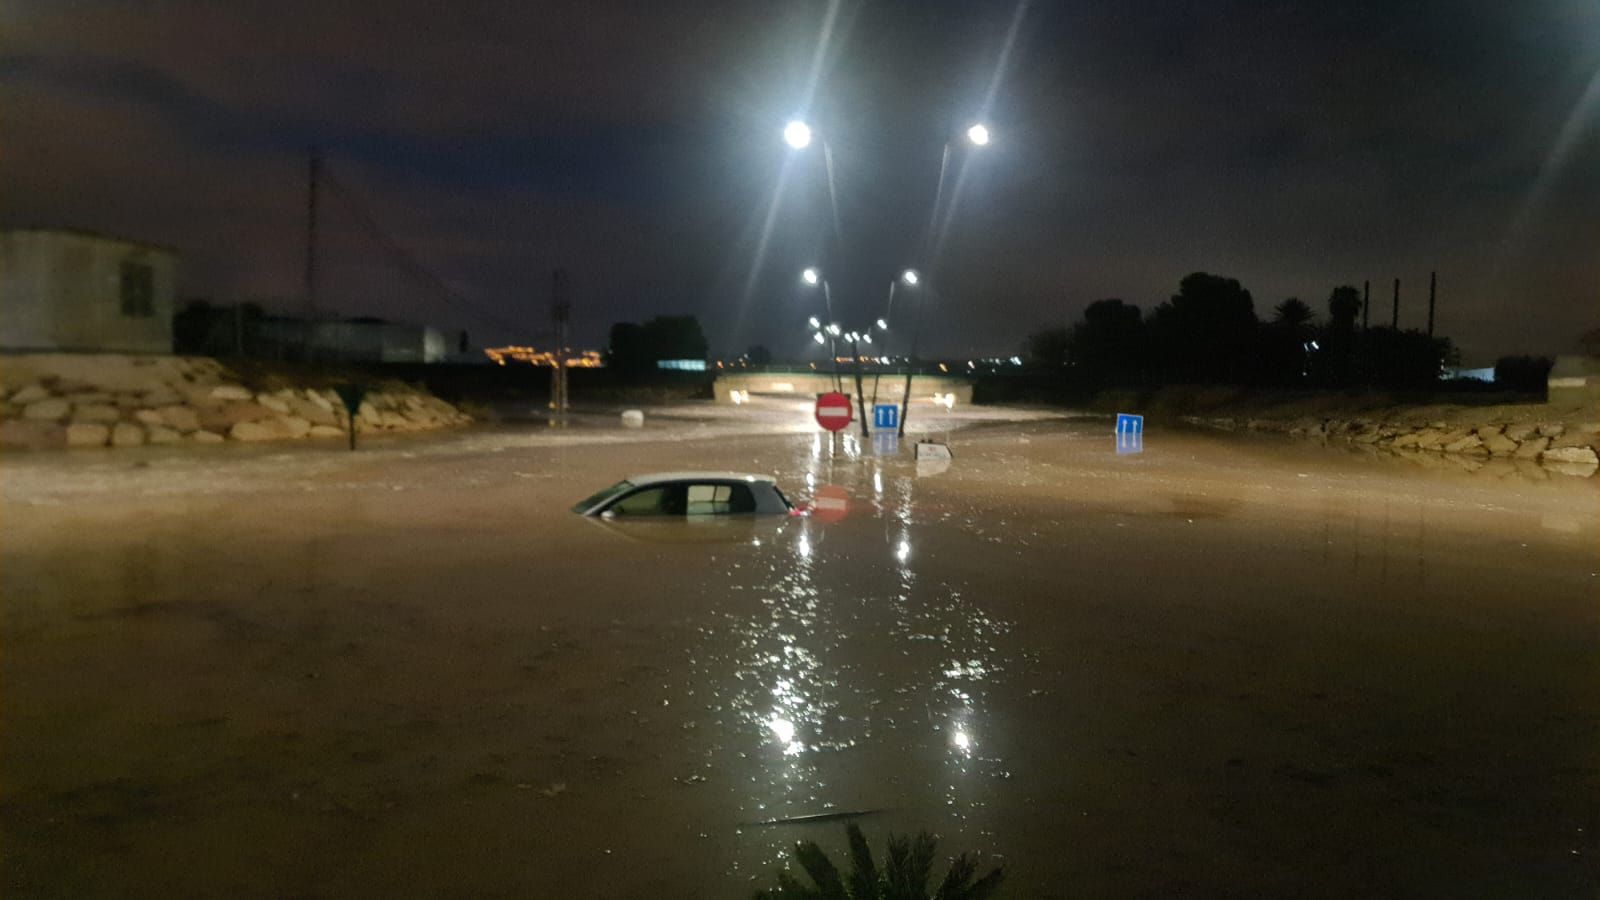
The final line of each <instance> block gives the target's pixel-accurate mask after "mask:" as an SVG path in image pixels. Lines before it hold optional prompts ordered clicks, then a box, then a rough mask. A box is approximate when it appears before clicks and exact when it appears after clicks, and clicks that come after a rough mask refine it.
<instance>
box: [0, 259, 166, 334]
mask: <svg viewBox="0 0 1600 900" xmlns="http://www.w3.org/2000/svg"><path fill="white" fill-rule="evenodd" d="M177 272H178V254H177V252H176V251H174V250H172V249H170V248H167V247H159V246H156V245H154V244H145V243H141V242H138V241H130V240H125V239H122V238H115V237H110V236H107V235H101V234H94V233H92V232H87V231H73V230H68V229H53V228H17V229H11V230H7V231H0V349H3V350H68V351H116V352H121V353H171V352H172V313H173V296H174V293H175V291H176V288H177Z"/></svg>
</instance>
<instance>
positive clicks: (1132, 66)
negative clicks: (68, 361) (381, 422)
mask: <svg viewBox="0 0 1600 900" xmlns="http://www.w3.org/2000/svg"><path fill="white" fill-rule="evenodd" d="M828 14H829V5H828V3H826V2H823V0H819V2H805V3H801V2H791V3H785V2H754V0H751V2H695V3H679V4H672V3H665V2H637V3H611V2H602V0H583V2H572V3H555V2H525V0H524V2H495V3H471V2H462V3H439V2H437V0H426V2H423V0H384V2H355V0H349V2H343V0H342V2H327V0H270V2H222V0H195V2H177V0H173V2H72V0H7V2H5V3H4V4H3V5H0V224H3V225H6V226H12V225H51V226H74V227H81V228H87V229H93V230H99V231H106V232H112V233H116V234H122V235H127V236H131V237H135V238H139V239H142V240H147V241H152V242H158V243H165V244H171V245H173V246H176V247H177V248H179V249H180V250H181V251H182V252H183V254H184V276H183V279H184V288H183V293H184V295H186V296H208V297H211V298H214V299H216V300H219V301H232V300H235V299H239V298H246V299H264V300H266V302H267V305H268V306H269V307H276V308H280V309H289V308H291V307H293V306H295V305H296V304H298V303H299V301H298V300H297V299H296V298H298V297H299V296H300V295H301V293H302V288H301V284H302V266H303V257H304V216H305V212H304V207H305V166H306V163H305V153H306V148H307V147H309V146H312V145H317V146H320V147H321V148H322V149H323V153H324V155H325V157H326V165H327V168H328V172H329V174H330V176H331V177H332V178H333V179H334V181H335V182H336V184H337V185H338V186H340V187H342V188H343V189H344V191H343V192H339V191H335V192H331V193H329V192H325V193H324V200H325V202H324V204H323V207H324V212H325V215H324V216H323V219H322V224H323V231H324V235H325V238H326V239H325V242H324V244H323V254H322V256H323V271H324V277H323V279H322V283H321V290H320V293H321V294H322V295H323V304H324V306H325V307H326V308H327V309H329V310H332V311H336V312H338V313H340V314H343V315H380V316H386V317H390V318H396V319H402V320H410V321H418V322H426V323H429V324H434V325H437V326H440V327H443V328H447V329H458V328H464V329H466V330H468V331H469V333H470V334H471V336H472V340H473V343H474V344H476V345H480V346H481V345H483V344H495V343H502V342H507V341H511V340H519V341H537V340H539V339H540V338H541V336H542V335H543V334H544V333H545V330H546V328H547V319H548V286H547V285H548V280H549V272H550V270H551V269H552V268H554V267H556V266H563V267H565V268H566V269H567V270H568V271H569V272H570V280H571V285H572V297H571V299H572V301H573V303H574V306H575V310H576V312H575V321H576V325H577V337H578V340H579V342H580V343H582V344H585V345H594V346H598V345H600V344H602V343H603V341H604V335H605V332H606V329H607V328H608V327H609V325H610V323H611V322H613V321H616V320H618V319H638V318H642V317H648V316H650V315H654V314H658V313H695V314H697V315H699V316H700V317H701V319H702V321H703V322H704V323H705V325H706V330H707V333H708V336H709V337H710V339H711V343H712V347H713V350H714V351H717V352H723V353H729V352H733V353H736V352H738V351H741V350H743V349H744V348H745V347H746V346H747V345H749V344H753V343H763V344H766V345H767V346H769V347H771V348H772V350H773V351H774V352H775V353H777V354H778V355H780V356H785V355H793V354H796V353H799V352H800V351H802V350H803V349H807V348H808V347H809V340H810V339H809V334H807V333H805V331H804V329H803V323H804V319H805V317H806V316H808V315H811V314H813V313H816V312H820V309H819V301H818V300H817V298H816V297H815V296H814V295H809V294H807V293H805V292H803V291H802V289H801V288H800V286H799V281H798V278H797V273H798V272H799V270H800V269H801V268H803V267H804V266H806V265H810V264H817V265H821V266H824V267H825V268H826V269H827V271H828V273H829V276H830V280H831V282H832V286H833V293H834V298H835V303H836V306H837V307H838V309H837V312H838V314H839V318H840V319H841V320H842V321H844V323H845V324H846V325H847V326H850V325H856V326H861V325H864V324H865V323H866V322H867V321H868V320H870V319H871V318H876V317H877V316H878V315H880V314H881V313H882V311H883V306H884V301H885V295H886V293H887V285H888V283H889V281H890V279H891V278H892V277H893V275H894V274H895V273H896V272H898V271H899V270H900V269H901V268H903V267H905V266H907V265H916V266H919V267H920V268H922V269H924V270H925V271H927V272H928V273H929V274H930V276H931V277H930V278H929V279H928V282H929V285H930V286H931V287H932V288H934V291H933V292H932V293H931V294H924V295H922V296H925V297H931V301H930V305H929V307H928V310H929V313H928V317H927V323H926V326H925V329H924V335H923V337H924V344H925V346H926V347H928V348H929V349H931V350H933V351H935V352H942V353H947V354H952V355H965V354H985V355H989V354H1004V355H1010V354H1011V353H1013V352H1016V351H1017V349H1018V348H1019V347H1020V344H1021V341H1022V338H1023V336H1024V335H1025V334H1026V333H1027V332H1028V331H1030V330H1033V329H1035V328H1037V327H1039V326H1042V325H1048V324H1059V323H1064V322H1067V321H1069V320H1071V319H1074V318H1076V317H1077V316H1078V314H1079V313H1080V312H1081V311H1082V309H1083V307H1084V306H1086V305H1087V304H1088V303H1090V302H1092V301H1094V300H1096V299H1099V298H1103V297H1120V298H1123V299H1125V300H1127V301H1129V302H1132V303H1136V304H1138V305H1139V306H1140V307H1142V308H1146V309H1148V308H1149V307H1150V306H1153V305H1154V304H1156V303H1158V302H1160V301H1161V300H1164V299H1165V298H1166V297H1167V296H1169V295H1170V294H1171V293H1172V292H1173V291H1174V290H1175V289H1176V286H1177V282H1178V280H1179V279H1180V278H1181V277H1182V276H1183V275H1185V274H1187V273H1189V272H1191V271H1195V270H1206V271H1211V272H1216V273H1220V274H1226V275H1229V276H1232V277H1235V278H1238V279H1240V280H1241V281H1242V282H1243V283H1244V285H1245V286H1246V287H1247V288H1249V289H1250V291H1251V292H1252V293H1253V294H1254V296H1255V303H1256V311H1257V313H1258V314H1259V315H1262V316H1264V317H1265V316H1267V315H1269V314H1270V311H1271V307H1272V306H1273V305H1275V304H1276V303H1278V302H1280V301H1282V300H1283V299H1284V298H1286V297H1290V296H1298V297H1301V298H1302V299H1305V300H1306V301H1308V302H1310V303H1311V304H1312V306H1313V307H1314V308H1315V309H1316V310H1317V311H1318V312H1319V314H1325V312H1326V298H1327V295H1328V292H1329V290H1330V289H1331V288H1332V287H1334V286H1335V285H1337V284H1340V283H1354V284H1356V285H1358V286H1359V285H1360V283H1361V282H1362V281H1363V280H1364V279H1370V280H1371V281H1372V283H1373V307H1374V309H1373V317H1374V320H1375V321H1381V322H1387V320H1388V309H1389V296H1390V290H1391V287H1390V285H1391V281H1392V279H1393V278H1395V277H1399V278H1401V279H1402V280H1403V288H1402V291H1403V293H1402V310H1401V324H1402V326H1407V327H1421V326H1422V324H1423V321H1424V318H1425V314H1426V289H1427V278H1428V272H1429V271H1430V270H1431V269H1437V270H1438V272H1439V279H1440V303H1439V315H1438V322H1439V330H1440V331H1441V332H1442V333H1444V334H1447V335H1450V336H1451V337H1453V338H1455V340H1456V341H1457V344H1458V345H1459V346H1460V347H1461V348H1462V350H1463V354H1464V356H1465V361H1466V362H1468V363H1478V364H1489V363H1492V361H1493V359H1494V358H1495V357H1496V356H1497V355H1500V354H1503V353H1512V352H1536V353H1555V352H1559V351H1564V350H1567V349H1569V347H1570V346H1571V345H1572V344H1573V342H1574V339H1575V338H1576V336H1577V335H1578V334H1579V333H1581V332H1582V331H1585V330H1588V329H1590V328H1594V327H1596V326H1600V2H1597V0H1514V2H1513V0H1439V2H1426V0H1423V2H1408V3H1400V2H1395V3H1357V2H1336V3H1330V2H1326V0H1306V2H1280V3H1265V2H1257V3H1244V2H1229V0H1201V2H1193V3H1176V2H1166V3H1158V2H1111V0H1106V2H1088V0H1084V2H1076V3H1046V2H1044V0H1037V2H1034V3H1033V4H1032V5H1031V6H1026V7H1024V8H1021V9H1019V8H1017V7H1016V6H1014V5H1013V4H1012V3H1010V2H904V3H855V2H846V3H843V4H841V5H840V6H839V7H838V9H837V15H836V16H835V17H834V19H833V24H832V28H831V37H830V39H829V40H828V41H827V42H826V45H825V48H824V52H822V54H821V55H820V67H818V70H819V71H820V78H819V79H818V80H817V82H816V83H815V85H814V86H813V84H812V77H811V76H812V73H813V71H814V60H816V59H817V58H818V47H819V41H821V40H822V35H823V33H824V22H825V21H826V20H827V19H828ZM1014 23H1015V25H1016V27H1015V29H1014V31H1013V27H1012V26H1013V24H1014ZM1013 33H1014V38H1015V39H1014V40H1013V41H1011V42H1010V50H1009V53H1007V52H1006V47H1007V44H1008V40H1007V38H1008V35H1009V34H1013ZM1002 59H1004V64H1003V65H1002ZM799 113H804V114H805V115H806V117H807V118H808V119H809V120H811V121H812V122H813V123H814V124H815V125H816V126H817V128H818V131H819V133H823V134H826V135H827V138H828V142H829V144H830V145H831V147H832V150H833V156H834V163H835V172H836V176H837V186H838V198H839V207H840V210H839V213H840V215H839V235H838V239H837V240H835V239H833V238H832V237H831V235H832V231H833V227H832V224H831V221H832V215H831V213H830V211H829V206H828V202H827V182H826V179H825V175H824V168H823V165H822V156H821V153H820V152H819V151H820V147H819V146H817V145H815V144H814V145H813V147H812V148H810V149H809V150H808V151H806V152H805V153H803V154H794V153H792V152H791V151H790V150H789V149H788V148H787V147H786V146H785V145H784V144H783V142H782V141H781V138H780V132H781V129H782V127H783V125H784V123H785V121H786V120H787V119H789V118H791V117H793V116H794V115H796V114H799ZM980 116H981V117H982V118H984V119H985V120H986V121H988V123H989V124H990V126H991V127H992V129H993V132H994V135H995V140H994V142H993V143H992V144H991V145H990V146H989V147H987V148H984V149H983V150H981V151H972V150H969V149H967V148H965V147H964V146H963V145H961V144H960V143H959V141H958V142H956V143H955V144H954V152H953V155H952V166H951V173H950V178H949V181H948V183H947V190H950V191H952V193H951V194H949V195H947V197H948V198H951V199H953V200H954V208H953V211H952V214H951V215H950V217H949V226H948V228H947V230H945V232H944V239H943V241H942V242H940V243H939V246H938V250H937V252H936V253H931V254H928V255H929V256H930V257H931V258H929V259H922V258H921V256H922V255H923V254H922V253H921V247H922V246H923V244H924V237H925V234H926V232H927V230H928V223H929V216H930V211H931V204H932V201H933V194H934V186H935V183H936V180H937V176H938V171H939V160H940V151H941V147H942V146H943V143H944V141H945V139H946V137H947V136H958V135H959V130H960V128H964V127H965V125H966V124H968V122H969V121H971V120H973V119H975V118H978V117H980ZM780 181H781V182H782V184H783V185H784V190H783V192H782V194H781V196H779V197H778V202H777V204H776V205H774V196H775V190H776V188H777V186H778V185H779V183H780ZM346 192H348V194H352V195H354V196H356V197H358V198H360V201H361V202H362V203H363V204H364V205H365V206H366V207H367V208H368V209H369V210H370V212H371V214H372V216H373V217H374V218H375V219H376V220H377V221H378V222H379V223H380V224H381V226H382V227H383V229H384V230H386V231H387V232H388V233H389V234H391V235H392V236H393V237H394V239H395V240H396V241H398V242H399V243H400V244H401V245H403V246H405V247H406V248H408V249H409V250H410V251H411V252H412V253H413V254H414V255H415V257H416V258H417V259H418V260H420V261H421V262H422V263H423V264H424V265H425V266H426V267H428V268H429V269H430V270H431V271H433V272H435V273H437V274H438V275H439V276H440V277H441V278H442V279H443V280H444V282H445V283H446V284H448V286H449V289H450V292H451V295H452V296H451V297H448V298H447V297H445V296H443V295H441V294H440V293H439V292H437V291H433V290H430V289H429V288H428V287H427V286H426V285H424V284H422V283H420V282H419V281H418V280H417V279H415V278H411V277H408V276H405V275H403V274H401V273H400V272H399V271H398V270H397V269H396V268H395V267H394V266H393V265H391V264H390V263H389V260H388V258H387V257H386V256H384V254H383V252H382V251H381V250H380V248H379V246H378V245H377V244H376V243H375V242H374V241H373V240H372V239H371V238H370V237H369V236H368V235H367V232H366V231H365V230H364V228H363V226H362V224H361V222H360V220H359V218H358V217H357V216H356V215H355V214H354V213H353V211H352V210H351V208H350V207H349V205H348V203H347V202H346V200H345V196H346ZM769 220H770V222H771V227H770V234H769V239H768V240H767V241H766V242H765V245H764V248H763V246H762V245H763V241H762V235H763V232H764V231H765V230H766V228H765V226H766V223H767V222H768V221H769ZM905 296H906V295H905V294H902V295H901V297H902V298H904V297H905ZM905 309H906V307H901V310H900V311H901V312H904V310H905ZM905 320H906V319H905V317H904V316H903V315H897V316H895V323H894V324H895V327H896V333H897V334H902V335H903V334H904V332H905V330H906V329H905V328H904V327H903V325H902V323H904V322H905Z"/></svg>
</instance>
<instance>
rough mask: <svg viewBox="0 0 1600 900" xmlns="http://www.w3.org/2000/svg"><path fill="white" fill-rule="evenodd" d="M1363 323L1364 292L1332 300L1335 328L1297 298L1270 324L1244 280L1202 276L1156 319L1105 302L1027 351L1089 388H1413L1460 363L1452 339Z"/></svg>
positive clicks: (1034, 339)
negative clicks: (1363, 325)
mask: <svg viewBox="0 0 1600 900" xmlns="http://www.w3.org/2000/svg"><path fill="white" fill-rule="evenodd" d="M1360 317H1361V294H1360V292H1359V291H1357V290H1356V289H1355V288H1354V287H1350V286H1348V285H1342V286H1340V287H1336V288H1334V289H1333V291H1332V292H1331V293H1330V294H1329V295H1328V300H1327V320H1326V321H1325V322H1322V323H1318V322H1317V320H1316V315H1315V312H1314V311H1313V309H1312V307H1311V305H1310V304H1308V303H1306V302H1305V301H1303V300H1300V299H1299V298H1296V297H1291V298H1289V299H1287V300H1284V301H1283V302H1282V303H1279V304H1277V306H1276V307H1274V309H1273V311H1272V316H1271V318H1269V319H1266V320H1262V319H1260V318H1258V317H1257V316H1256V311H1255V302H1254V300H1253V298H1252V297H1251V296H1250V292H1249V291H1248V290H1246V289H1245V288H1244V287H1243V286H1242V285H1240V284H1239V282H1238V281H1237V280H1236V279H1233V278H1225V277H1223V276H1220V275H1211V274H1208V273H1206V272H1196V273H1194V274H1192V275H1189V276H1188V277H1186V278H1184V279H1183V281H1181V282H1180V283H1179V285H1178V292H1177V293H1176V294H1174V295H1173V296H1172V298H1171V299H1170V300H1167V301H1166V302H1164V303H1162V304H1160V305H1159V306H1157V307H1155V308H1154V309H1152V310H1150V312H1149V313H1148V314H1142V313H1141V312H1140V310H1139V308H1138V307H1137V306H1134V305H1132V304H1129V303H1125V302H1123V301H1122V300H1115V299H1113V300H1099V301H1096V302H1094V303H1091V304H1089V307H1088V308H1087V309H1085V310H1084V313H1083V318H1082V319H1081V320H1080V321H1078V322H1076V323H1074V324H1073V325H1071V326H1070V327H1057V328H1048V329H1045V330H1042V331H1039V332H1035V333H1034V334H1032V335H1030V336H1029V338H1028V342H1027V352H1028V356H1029V358H1030V360H1031V361H1032V362H1033V363H1034V364H1035V365H1037V366H1040V367H1043V368H1047V369H1050V370H1064V371H1065V372H1066V373H1067V374H1069V375H1070V377H1071V378H1073V379H1074V380H1076V381H1079V382H1081V383H1083V384H1085V385H1088V386H1114V385H1147V384H1238V385H1259V386H1290V385H1301V386H1317V387H1334V388H1342V387H1351V386H1357V385H1375V386H1383V387H1407V386H1417V385H1424V384H1429V383H1432V382H1434V381H1436V380H1437V379H1438V377H1439V373H1440V370H1441V367H1442V366H1444V365H1445V364H1446V363H1447V362H1452V361H1453V358H1454V356H1455V351H1454V348H1453V347H1452V346H1451V343H1450V341H1449V339H1448V338H1435V337H1429V336H1428V335H1426V334H1424V333H1422V332H1420V331H1414V330H1413V331H1399V330H1395V329H1392V328H1368V329H1365V330H1363V329H1361V328H1360V327H1359V325H1358V324H1357V323H1358V320H1359V319H1360Z"/></svg>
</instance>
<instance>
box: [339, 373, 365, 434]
mask: <svg viewBox="0 0 1600 900" xmlns="http://www.w3.org/2000/svg"><path fill="white" fill-rule="evenodd" d="M333 390H334V393H336V394H338V395H339V399H340V400H342V401H344V409H345V412H346V413H348V414H349V415H348V418H347V420H346V421H347V423H348V425H347V430H348V431H349V433H350V449H351V450H354V449H356V412H357V411H359V410H360V409H361V401H362V399H363V398H365V397H366V396H367V389H366V386H365V385H360V384H341V385H339V386H338V387H336V388H334V389H333Z"/></svg>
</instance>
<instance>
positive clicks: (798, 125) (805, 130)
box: [783, 119, 988, 150]
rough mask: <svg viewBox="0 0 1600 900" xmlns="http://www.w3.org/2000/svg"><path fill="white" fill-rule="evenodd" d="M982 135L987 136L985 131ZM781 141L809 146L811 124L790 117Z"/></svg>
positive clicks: (797, 147)
mask: <svg viewBox="0 0 1600 900" xmlns="http://www.w3.org/2000/svg"><path fill="white" fill-rule="evenodd" d="M984 137H985V139H987V138H988V133H987V132H985V133H984ZM783 142H784V143H786V144H788V145H789V146H791V147H793V148H794V149H796V150H804V149H805V148H807V147H809V146H811V126H810V125H807V124H806V123H804V122H802V121H800V120H799V119H791V120H790V121H789V124H787V125H785V126H783Z"/></svg>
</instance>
